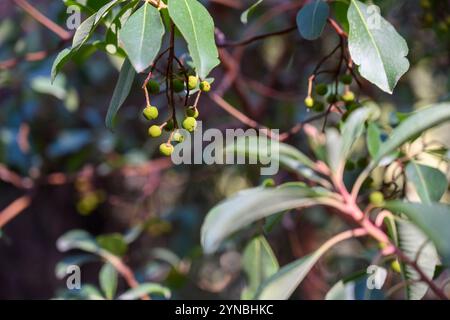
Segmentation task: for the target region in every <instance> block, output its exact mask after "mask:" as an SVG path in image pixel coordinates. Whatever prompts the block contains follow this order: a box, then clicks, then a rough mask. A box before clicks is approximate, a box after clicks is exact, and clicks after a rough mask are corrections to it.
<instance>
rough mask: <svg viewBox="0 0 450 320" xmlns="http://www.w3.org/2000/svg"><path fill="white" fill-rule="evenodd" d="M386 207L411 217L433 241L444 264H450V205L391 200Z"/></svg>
mask: <svg viewBox="0 0 450 320" xmlns="http://www.w3.org/2000/svg"><path fill="white" fill-rule="evenodd" d="M386 208H387V209H388V210H390V211H392V212H395V213H399V214H405V215H406V216H407V217H408V218H409V219H411V221H412V222H413V223H414V224H415V225H416V226H417V227H418V228H419V229H420V230H421V231H422V232H423V233H424V234H425V235H426V236H428V238H430V239H431V241H433V243H434V244H435V246H436V249H437V250H438V252H439V254H440V255H441V257H442V260H443V262H444V264H446V265H449V264H450V232H448V230H450V206H448V205H446V204H442V203H432V204H421V203H410V202H402V201H389V202H387V204H386Z"/></svg>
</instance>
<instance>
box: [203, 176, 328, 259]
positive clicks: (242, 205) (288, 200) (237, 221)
mask: <svg viewBox="0 0 450 320" xmlns="http://www.w3.org/2000/svg"><path fill="white" fill-rule="evenodd" d="M326 196H327V192H326V191H325V190H323V189H313V188H308V187H306V186H301V185H284V186H280V187H278V188H253V189H247V190H244V191H241V192H239V193H237V194H236V195H234V196H232V197H231V198H229V199H227V200H225V201H223V202H221V203H220V204H218V205H217V206H216V207H214V208H213V209H211V210H210V212H209V213H208V215H207V216H206V219H205V221H204V223H203V226H202V231H201V243H202V246H203V249H204V251H205V252H206V253H213V252H214V251H216V250H217V248H218V247H219V245H220V243H221V242H222V241H223V240H224V239H225V238H226V237H227V236H229V235H230V234H232V233H233V232H235V231H238V230H240V229H241V228H243V227H245V226H247V225H249V224H251V223H253V222H255V221H257V220H259V219H262V218H265V217H267V216H270V215H272V214H275V213H278V212H281V211H284V210H289V209H294V208H299V207H307V206H312V205H316V204H320V203H321V202H322V201H325V198H326Z"/></svg>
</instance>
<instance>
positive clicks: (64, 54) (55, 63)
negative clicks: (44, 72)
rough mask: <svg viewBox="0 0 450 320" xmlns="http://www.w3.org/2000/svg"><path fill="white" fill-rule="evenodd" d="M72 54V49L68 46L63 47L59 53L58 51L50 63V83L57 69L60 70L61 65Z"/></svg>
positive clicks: (57, 71) (53, 79)
mask: <svg viewBox="0 0 450 320" xmlns="http://www.w3.org/2000/svg"><path fill="white" fill-rule="evenodd" d="M72 55H73V51H72V50H71V49H70V48H65V49H64V50H62V51H61V52H60V53H58V55H57V56H56V58H55V61H53V65H52V72H51V83H53V81H55V78H56V76H57V74H58V73H59V71H61V69H62V67H63V66H64V65H65V64H66V62H67V61H69V60H70V58H71V57H72Z"/></svg>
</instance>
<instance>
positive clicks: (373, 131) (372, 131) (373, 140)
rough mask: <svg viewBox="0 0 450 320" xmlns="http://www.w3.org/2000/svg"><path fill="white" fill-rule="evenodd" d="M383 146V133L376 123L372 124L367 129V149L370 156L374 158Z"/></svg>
mask: <svg viewBox="0 0 450 320" xmlns="http://www.w3.org/2000/svg"><path fill="white" fill-rule="evenodd" d="M380 145H381V131H380V128H379V127H378V126H377V125H376V123H374V122H371V123H369V126H368V127H367V149H368V150H369V154H370V155H371V156H372V157H373V156H375V155H376V154H377V152H378V150H380Z"/></svg>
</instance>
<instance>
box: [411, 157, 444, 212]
mask: <svg viewBox="0 0 450 320" xmlns="http://www.w3.org/2000/svg"><path fill="white" fill-rule="evenodd" d="M405 173H406V177H407V178H408V180H409V181H410V182H411V183H412V184H413V185H414V187H415V189H416V192H417V194H418V195H419V197H420V199H421V200H422V202H424V203H432V202H439V200H441V198H442V196H443V195H444V193H445V191H447V188H448V182H447V177H446V176H445V175H444V174H443V173H442V172H441V171H440V170H438V169H435V168H431V167H428V166H424V165H421V164H418V163H416V162H414V161H411V162H410V163H409V164H408V165H407V166H406V169H405Z"/></svg>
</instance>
